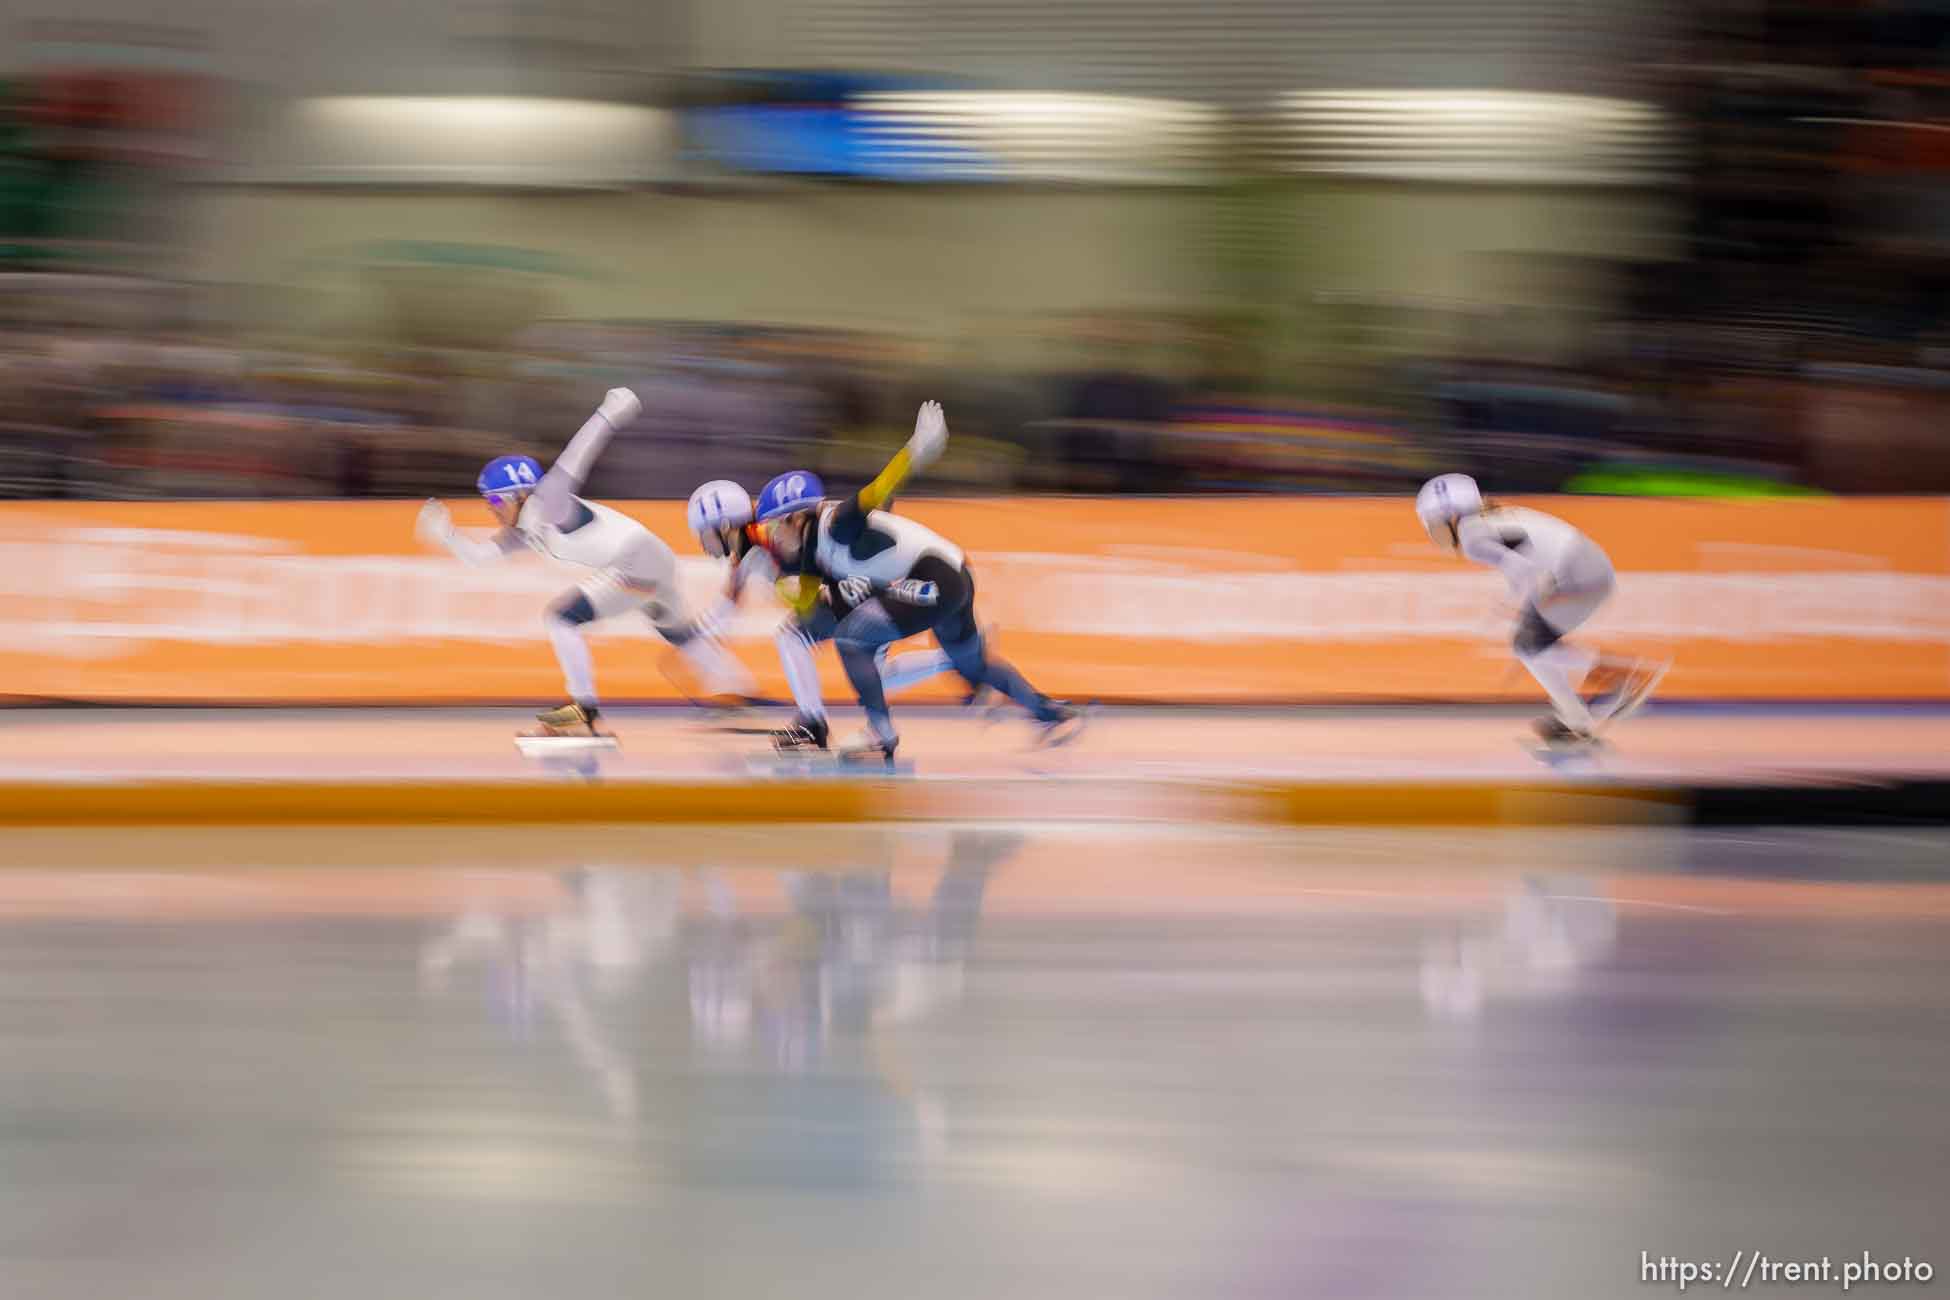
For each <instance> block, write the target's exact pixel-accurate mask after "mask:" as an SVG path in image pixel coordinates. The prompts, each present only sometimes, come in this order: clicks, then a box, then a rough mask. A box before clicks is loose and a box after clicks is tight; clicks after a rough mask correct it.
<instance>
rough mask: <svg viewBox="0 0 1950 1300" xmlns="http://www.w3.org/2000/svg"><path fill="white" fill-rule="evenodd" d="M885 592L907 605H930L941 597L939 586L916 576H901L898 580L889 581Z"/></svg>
mask: <svg viewBox="0 0 1950 1300" xmlns="http://www.w3.org/2000/svg"><path fill="white" fill-rule="evenodd" d="M887 594H888V595H889V596H892V597H893V598H894V599H895V600H898V601H901V602H902V603H904V604H908V605H932V604H934V603H935V602H936V601H937V600H939V599H941V590H940V588H938V587H936V586H935V584H933V583H932V582H922V581H921V580H920V579H918V578H902V579H901V580H900V581H899V582H895V583H890V584H889V585H888V587H887Z"/></svg>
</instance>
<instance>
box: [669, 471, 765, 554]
mask: <svg viewBox="0 0 1950 1300" xmlns="http://www.w3.org/2000/svg"><path fill="white" fill-rule="evenodd" d="M684 514H685V518H686V519H688V520H689V522H690V525H691V531H692V532H693V533H696V534H697V544H698V545H699V546H702V547H703V548H704V553H705V554H706V555H717V556H723V555H728V554H729V553H730V549H729V547H730V539H729V538H728V537H727V534H728V533H731V532H733V531H734V530H736V529H739V528H743V527H744V526H745V525H746V524H749V523H750V522H751V521H752V497H751V493H749V492H747V491H745V489H744V488H742V487H739V486H738V485H737V484H736V483H733V482H732V481H731V480H730V479H723V478H721V479H713V480H712V481H711V482H709V483H706V484H705V485H704V486H703V487H701V488H699V489H698V490H697V491H695V492H693V493H691V502H690V505H689V506H687V507H685V511H684Z"/></svg>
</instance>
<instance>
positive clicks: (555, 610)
mask: <svg viewBox="0 0 1950 1300" xmlns="http://www.w3.org/2000/svg"><path fill="white" fill-rule="evenodd" d="M544 617H545V618H546V619H547V621H549V622H552V623H567V624H568V625H569V626H570V627H580V626H582V625H583V624H584V623H593V622H595V621H596V607H595V606H594V605H592V604H590V603H589V597H588V596H586V595H584V594H583V593H582V592H580V591H578V592H576V593H575V594H574V595H572V596H564V597H563V598H562V599H560V600H558V601H556V602H555V603H554V604H553V605H550V606H549V607H548V613H547V614H546V615H545V616H544Z"/></svg>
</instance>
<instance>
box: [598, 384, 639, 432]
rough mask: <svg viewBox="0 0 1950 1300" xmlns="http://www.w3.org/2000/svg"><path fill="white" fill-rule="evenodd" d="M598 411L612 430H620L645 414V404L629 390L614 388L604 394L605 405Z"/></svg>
mask: <svg viewBox="0 0 1950 1300" xmlns="http://www.w3.org/2000/svg"><path fill="white" fill-rule="evenodd" d="M596 409H597V410H598V411H599V412H600V413H601V414H602V417H603V419H605V420H607V421H609V427H610V428H612V429H620V428H622V427H623V426H624V425H626V424H628V423H630V421H632V420H634V419H636V417H637V416H639V415H641V414H642V413H643V403H642V402H639V401H638V400H637V398H636V394H635V393H633V392H631V391H630V390H629V389H627V388H612V389H610V390H609V391H608V392H607V393H604V394H603V404H602V405H601V406H599V407H597V408H596Z"/></svg>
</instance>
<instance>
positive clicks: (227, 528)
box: [0, 498, 1950, 704]
mask: <svg viewBox="0 0 1950 1300" xmlns="http://www.w3.org/2000/svg"><path fill="white" fill-rule="evenodd" d="M1521 503H1522V504H1528V505H1535V506H1537V507H1539V508H1541V509H1545V510H1549V511H1551V512H1553V513H1556V514H1560V515H1562V516H1564V517H1565V518H1567V519H1569V520H1571V521H1572V522H1573V523H1575V524H1577V525H1578V526H1579V527H1581V528H1583V529H1585V530H1586V531H1587V532H1589V533H1590V534H1591V535H1592V536H1593V537H1595V538H1597V539H1598V540H1599V542H1600V543H1601V544H1602V545H1603V546H1604V547H1605V548H1606V549H1607V551H1609V552H1610V554H1611V556H1612V558H1613V560H1614V562H1615V563H1616V564H1617V566H1618V569H1619V571H1620V578H1621V583H1620V590H1619V593H1618V596H1617V597H1616V599H1615V600H1614V601H1613V602H1612V603H1611V604H1610V606H1608V607H1607V608H1606V609H1605V610H1604V611H1603V612H1602V613H1601V614H1600V616H1599V618H1598V619H1597V620H1595V621H1594V623H1593V624H1592V625H1591V628H1590V634H1591V636H1592V637H1593V639H1595V640H1598V641H1600V642H1606V643H1612V644H1616V645H1618V646H1620V647H1621V648H1628V649H1631V650H1633V651H1637V652H1640V653H1656V654H1663V655H1670V656H1672V657H1673V658H1674V659H1675V661H1676V666H1675V667H1674V669H1673V671H1672V673H1671V675H1670V676H1669V677H1668V678H1667V680H1666V682H1665V685H1664V688H1663V695H1664V696H1665V697H1666V698H1669V699H1670V698H1682V699H1684V698H1692V699H1717V700H1756V699H1766V700H1813V699H1821V700H1835V699H1841V700H1944V699H1950V502H1946V501H1945V500H1943V499H1941V498H1900V499H1881V498H1878V499H1861V498H1857V499H1850V500H1796V501H1740V502H1695V501H1646V500H1610V499H1588V498H1526V499H1523V500H1522V502H1521ZM615 504H616V505H617V506H618V507H619V508H620V509H623V510H625V511H626V512H628V513H630V514H632V515H634V516H636V517H637V518H639V519H641V520H642V521H643V522H644V523H645V524H646V525H647V526H649V527H650V528H651V529H652V530H654V531H655V532H657V533H659V534H660V535H661V536H663V537H664V538H665V539H666V540H668V541H670V542H671V543H672V545H673V546H674V547H675V548H676V549H677V551H678V553H679V555H680V557H682V558H681V563H680V572H681V576H682V581H683V583H684V585H685V587H686V589H687V591H688V592H689V594H690V596H691V597H692V599H693V600H694V601H696V602H698V603H699V604H700V605H701V604H702V602H704V601H705V600H708V599H710V598H711V596H712V595H713V593H714V591H715V589H716V587H717V585H718V583H719V582H720V581H721V577H722V570H721V567H720V565H719V563H718V562H716V561H712V560H710V559H708V558H706V557H704V556H703V555H701V554H698V553H697V550H696V546H695V543H694V542H692V541H691V539H690V538H689V537H688V535H687V534H686V533H685V531H684V526H683V506H682V503H679V502H617V503H615ZM417 509H418V503H416V502H248V503H243V502H239V503H187V502H162V503H144V504H128V503H73V502H60V503H41V502H32V503H6V504H0V586H4V589H5V597H6V598H5V600H4V601H0V670H4V680H5V682H6V683H7V685H6V688H5V689H6V691H7V693H8V694H10V695H12V696H15V697H17V698H26V699H45V700H76V701H90V702H100V703H115V702H125V703H189V702H209V703H239V704H297V703H345V704H354V703H369V704H377V703H393V702H416V703H458V702H483V703H491V702H505V703H523V702H532V701H540V700H549V699H551V698H553V697H555V696H556V695H557V694H558V693H559V691H560V683H559V678H558V675H557V671H556V668H555V665H554V661H553V659H552V657H551V655H550V653H549V649H548V646H547V643H546V640H545V639H544V637H543V634H542V628H541V617H540V616H541V612H542V609H543V607H544V605H545V604H546V602H547V601H549V600H550V599H552V598H553V597H554V596H556V595H557V594H559V593H560V592H561V591H562V590H564V589H565V588H566V587H568V586H571V585H573V584H574V583H575V582H576V581H577V578H578V575H577V571H575V570H572V569H569V568H567V567H564V566H558V565H556V564H554V563H552V562H549V561H546V560H543V559H541V558H539V557H532V556H528V557H516V558H514V559H512V560H511V561H510V562H509V563H507V564H505V565H502V566H499V567H496V568H488V569H469V568H466V567H464V566H462V565H460V564H458V563H456V562H455V561H453V560H451V559H450V558H448V557H447V556H446V555H444V554H429V553H427V552H425V551H424V550H422V549H420V548H419V547H418V546H417V545H416V543H415V542H414V539H413V519H414V515H415V513H416V511H417ZM455 509H456V513H457V516H458V518H459V521H460V522H461V523H462V524H463V525H468V524H472V525H475V526H477V527H480V528H483V529H485V528H486V527H487V526H488V525H489V522H490V521H489V519H488V517H487V513H486V510H485V508H484V507H482V506H480V505H479V504H478V503H476V502H471V501H464V502H456V503H455ZM900 510H901V512H902V513H904V514H909V515H912V516H913V517H915V518H917V519H919V520H921V521H923V522H925V523H927V524H929V525H930V526H932V527H935V528H937V529H938V530H940V531H941V532H943V533H944V534H946V535H947V536H949V537H951V538H953V539H955V540H956V541H958V542H959V543H961V544H962V545H963V546H964V548H965V549H966V550H967V551H968V552H969V555H970V558H971V562H972V564H973V566H974V570H975V573H976V575H977V590H978V600H979V605H978V608H979V610H980V612H981V615H982V618H983V620H984V621H985V622H987V623H989V624H991V625H993V626H994V627H996V628H997V629H998V645H999V647H1000V649H1001V650H1002V652H1003V653H1005V654H1006V655H1007V656H1008V657H1009V658H1010V659H1011V660H1013V661H1014V662H1015V663H1016V664H1017V665H1018V666H1019V667H1021V668H1022V669H1023V670H1024V671H1025V672H1026V673H1027V674H1028V675H1029V676H1030V678H1031V679H1032V680H1034V681H1036V682H1037V683H1038V684H1039V685H1040V686H1042V687H1043V688H1044V689H1046V690H1049V691H1051V692H1053V693H1057V694H1062V695H1069V696H1082V697H1097V698H1105V699H1120V700H1129V701H1137V702H1170V703H1185V702H1202V703H1274V702H1295V701H1357V700H1375V699H1415V700H1457V701H1471V700H1497V699H1529V698H1532V697H1533V696H1534V689H1533V688H1532V687H1531V686H1530V684H1529V683H1528V682H1526V681H1523V680H1521V679H1520V678H1519V677H1518V676H1516V675H1515V674H1513V673H1512V672H1511V667H1510V662H1509V658H1508V655H1507V653H1506V651H1505V649H1504V640H1505V638H1506V637H1507V635H1508V615H1507V612H1500V611H1499V603H1500V602H1501V600H1502V587H1501V583H1500V581H1499V580H1498V579H1497V577H1496V576H1495V575H1494V574H1492V573H1489V572H1488V571H1485V570H1482V569H1478V568H1476V567H1474V566H1471V565H1468V564H1465V563H1463V562H1461V561H1458V560H1456V559H1454V558H1452V557H1448V556H1444V555H1442V554H1441V553H1439V552H1437V551H1436V550H1435V549H1434V548H1433V547H1431V546H1430V544H1429V543H1428V541H1427V540H1426V538H1424V536H1423V535H1422V533H1421V531H1420V529H1419V527H1418V525H1417V523H1416V520H1415V516H1414V513H1413V511H1412V510H1411V509H1410V508H1409V504H1408V502H1407V501H1405V500H1400V499H1388V500H1379V499H1319V498H1279V499H1266V498H1255V499H1239V500H1235V499H1212V500H1201V499H1173V500H1147V501H1130V500H1099V499H1089V500H1070V499H1054V498H1037V499H991V500H980V501H959V500H926V499H920V500H913V501H906V502H903V503H902V504H901V506H900ZM779 616H780V615H779V610H778V608H777V607H776V606H775V605H774V604H772V602H771V601H770V599H769V598H768V597H767V596H765V595H764V594H762V593H761V594H759V595H758V596H757V597H756V598H755V599H753V600H751V601H749V602H748V606H747V608H746V609H745V610H744V611H743V612H742V613H741V615H740V617H739V618H738V620H737V622H736V623H735V625H734V626H733V628H732V636H733V639H734V644H735V646H736V648H737V650H738V652H739V654H740V655H741V657H742V658H743V659H744V661H745V662H746V664H747V665H748V666H749V667H750V668H751V670H752V672H753V675H754V677H755V678H756V679H757V681H758V683H759V688H760V690H761V692H762V693H765V694H767V695H770V696H772V697H775V698H783V697H784V696H785V685H784V682H783V680H782V678H781V676H780V674H779V671H778V666H777V661H776V658H775V656H774V654H773V652H772V647H771V641H770V633H771V630H772V628H773V627H774V626H775V625H776V623H777V621H778V618H779ZM595 645H596V657H597V669H598V673H599V680H600V681H601V683H602V685H603V688H604V691H605V694H606V696H607V697H609V698H610V699H612V700H646V701H647V700H661V699H675V698H680V697H681V694H682V688H681V684H680V683H678V682H677V681H674V680H673V678H672V677H671V676H669V675H667V674H668V673H669V672H670V671H671V662H672V656H670V655H669V654H668V653H667V652H665V651H664V649H663V647H662V646H661V645H660V643H659V642H658V641H657V640H656V637H655V634H654V633H653V632H652V631H651V630H650V628H649V626H648V625H647V623H644V622H642V621H640V620H636V619H623V620H616V621H613V622H612V623H610V624H606V625H603V626H601V627H600V628H599V629H598V631H597V633H596V637H595ZM826 660H827V662H826V663H825V664H824V665H823V667H824V670H825V671H826V673H827V675H828V676H827V684H828V688H829V689H830V690H831V691H833V692H835V693H836V694H837V693H838V692H840V691H842V690H843V689H844V686H843V682H842V680H841V678H840V675H839V672H838V668H837V665H836V664H834V663H832V662H831V657H830V656H827V657H826ZM952 691H953V688H952V686H951V685H950V684H948V683H945V682H944V683H937V684H933V685H931V686H929V687H923V688H921V691H920V692H918V694H920V695H922V696H924V697H925V696H927V695H929V694H930V693H932V694H933V696H934V697H936V698H947V697H949V696H950V695H951V693H952Z"/></svg>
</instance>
